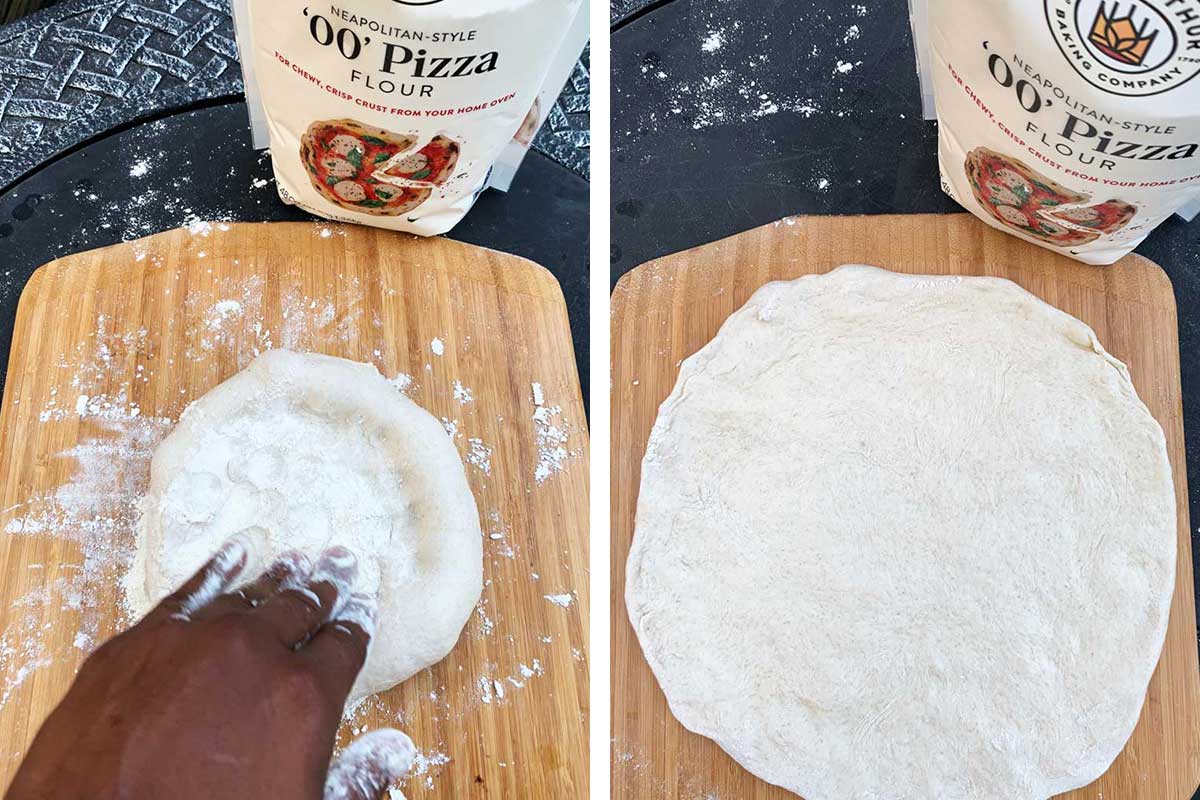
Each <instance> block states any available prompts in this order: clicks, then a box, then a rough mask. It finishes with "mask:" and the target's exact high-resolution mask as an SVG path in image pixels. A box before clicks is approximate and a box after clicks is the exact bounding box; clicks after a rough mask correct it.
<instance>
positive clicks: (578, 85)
mask: <svg viewBox="0 0 1200 800" xmlns="http://www.w3.org/2000/svg"><path fill="white" fill-rule="evenodd" d="M588 64H589V58H588V55H587V53H585V54H584V56H583V58H582V59H580V61H579V63H578V64H577V65H576V68H575V72H574V73H573V74H572V76H571V80H570V81H569V82H568V84H567V85H566V87H565V88H564V90H563V94H562V96H560V97H559V99H558V102H557V103H556V104H555V106H554V108H553V109H551V111H550V115H549V117H548V120H547V124H546V125H545V126H544V127H543V128H542V130H541V131H539V132H538V136H537V138H536V139H535V140H534V149H535V150H538V151H540V152H542V153H544V154H546V155H548V156H549V157H550V158H551V159H553V160H555V161H557V162H558V163H560V164H564V165H566V166H567V167H569V168H571V169H572V170H574V171H575V172H577V173H578V174H580V175H582V176H583V177H585V178H586V177H588V170H589V158H588V145H589V134H588V131H589V114H588V112H589V109H590V100H591V87H590V75H589V66H588ZM241 93H242V71H241V66H240V64H239V62H238V53H237V44H236V42H235V40H234V32H233V19H232V16H231V14H230V4H229V0H139V2H136V3H135V2H127V0H68V2H65V3H62V4H60V5H57V6H55V7H53V8H50V9H47V10H45V11H42V12H39V13H36V14H32V15H30V16H28V17H26V18H24V19H22V20H19V21H18V22H14V23H12V24H10V25H5V26H3V27H0V186H7V185H9V184H10V183H12V182H13V181H15V180H17V179H18V178H20V177H21V176H22V175H25V174H26V173H27V172H29V171H30V170H32V169H35V168H36V167H38V166H39V165H40V164H42V163H44V162H45V161H47V160H48V159H50V158H52V157H53V156H55V155H58V154H61V153H63V152H65V151H67V150H69V149H70V148H72V147H75V146H76V145H79V144H80V143H82V142H85V141H87V140H89V139H91V138H93V137H95V136H97V135H98V134H101V133H103V132H105V131H109V130H112V129H114V128H117V127H120V126H122V125H125V124H127V123H130V122H132V121H134V120H139V119H144V118H146V117H148V116H151V115H153V114H155V113H158V112H163V111H171V110H182V109H185V108H188V107H190V106H192V105H193V104H195V103H197V102H202V101H211V100H213V99H217V98H234V97H236V96H239V95H241Z"/></svg>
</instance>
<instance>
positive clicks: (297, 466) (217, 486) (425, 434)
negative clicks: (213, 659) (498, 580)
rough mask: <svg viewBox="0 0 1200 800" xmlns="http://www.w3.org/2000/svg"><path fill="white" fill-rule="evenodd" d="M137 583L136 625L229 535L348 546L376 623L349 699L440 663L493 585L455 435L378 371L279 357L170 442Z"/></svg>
mask: <svg viewBox="0 0 1200 800" xmlns="http://www.w3.org/2000/svg"><path fill="white" fill-rule="evenodd" d="M141 510H142V516H141V519H140V521H139V523H138V548H137V553H136V556H135V559H134V564H133V567H132V569H131V570H130V573H129V575H128V577H127V579H126V596H127V599H128V602H129V605H130V607H131V609H132V610H133V611H134V612H135V614H136V616H137V617H140V616H141V615H142V614H143V613H145V612H146V611H148V610H149V609H150V608H151V607H152V606H153V605H154V604H156V603H157V602H158V601H159V600H160V599H161V598H163V597H164V596H166V595H167V594H169V593H170V592H172V591H174V590H175V589H176V588H177V587H178V585H179V584H181V583H182V582H183V581H184V580H186V579H187V578H188V577H189V576H190V575H191V574H192V573H193V572H195V571H196V570H197V569H199V567H200V566H202V565H203V564H204V562H205V561H206V560H207V559H208V558H209V557H210V556H211V555H212V553H213V552H214V551H215V550H216V549H217V548H218V547H220V545H221V544H222V543H223V542H224V541H225V540H226V539H227V538H229V537H230V536H232V535H234V534H236V533H239V532H243V531H249V536H250V538H251V540H252V545H253V548H254V550H255V551H256V552H255V554H254V558H253V559H252V561H253V562H254V563H251V564H249V565H248V567H247V569H246V571H245V573H244V576H243V577H244V580H245V582H248V581H250V580H251V579H253V578H255V577H257V575H258V573H259V572H260V571H261V570H262V569H263V568H265V567H266V566H268V565H269V564H270V563H271V561H272V560H273V559H274V557H275V556H277V555H278V554H280V553H282V552H284V551H286V550H292V549H295V550H300V551H301V552H303V553H305V554H306V555H308V556H309V557H310V558H312V559H313V561H314V562H315V561H316V557H317V555H318V554H319V553H320V552H321V551H322V550H324V549H325V548H326V547H329V546H332V545H342V546H345V547H348V548H350V549H351V550H353V551H354V552H355V553H356V555H358V557H359V579H358V584H357V588H358V590H359V591H364V590H365V591H374V592H377V596H378V601H379V616H378V621H377V629H376V633H375V637H374V639H373V640H372V643H371V650H370V653H369V655H368V658H367V662H366V664H365V666H364V667H363V670H362V672H361V673H360V674H359V676H358V680H357V682H356V683H355V685H354V689H353V691H352V692H351V695H350V704H351V705H353V704H354V703H357V702H358V701H359V700H361V699H363V698H364V697H367V696H368V695H371V694H374V693H376V692H379V691H383V690H385V689H388V688H390V687H392V686H394V685H396V684H397V683H400V682H401V681H403V680H405V679H406V678H408V677H409V676H411V675H413V674H414V673H416V672H418V671H419V670H422V669H424V668H425V667H428V666H430V665H431V664H434V663H436V662H438V661H440V660H441V659H443V658H444V657H445V656H446V654H447V653H449V652H450V650H451V648H453V647H454V644H455V642H456V641H457V640H458V636H459V633H460V632H461V631H462V628H463V625H464V624H466V621H467V619H468V618H469V617H470V615H471V612H472V610H473V608H474V606H475V604H476V603H477V602H478V601H479V595H480V592H481V590H482V581H483V578H482V570H483V566H482V564H483V546H482V541H481V535H480V530H479V516H478V513H477V511H476V507H475V500H474V497H473V496H472V495H471V490H470V487H469V486H468V484H467V480H466V476H465V473H464V470H463V464H462V461H461V459H460V458H459V456H458V452H457V450H456V449H455V448H454V445H453V444H452V443H451V441H450V439H449V438H448V437H447V436H446V432H445V430H444V429H443V428H442V425H441V424H440V423H439V422H438V421H437V420H436V419H435V418H434V417H433V416H431V415H430V414H429V413H428V412H427V411H425V410H424V409H422V408H421V407H420V406H418V405H416V404H415V403H413V402H412V401H411V400H409V399H408V398H407V397H405V396H404V395H403V394H401V393H400V392H399V391H397V390H396V388H395V387H394V386H392V385H391V384H389V383H388V382H387V381H386V380H385V379H384V378H383V376H382V375H380V374H379V372H378V371H377V370H376V369H375V368H374V367H373V366H371V365H368V364H360V363H357V362H353V361H347V360H344V359H340V358H334V357H331V356H323V355H316V354H310V353H305V354H300V353H292V352H288V351H284V350H271V351H268V352H266V353H264V354H263V355H261V356H259V357H258V358H256V359H255V360H254V362H253V363H251V364H250V366H248V367H247V368H246V369H245V370H243V371H242V372H239V373H238V374H237V375H234V376H233V377H232V378H230V379H229V380H227V381H225V382H224V383H222V384H220V385H219V386H217V387H216V388H214V389H213V390H212V391H210V392H208V393H207V394H206V395H204V396H203V397H201V398H200V399H199V400H197V401H196V402H195V403H193V404H192V405H191V406H189V407H188V409H187V410H186V411H185V412H184V414H183V415H182V417H181V418H180V420H179V424H178V425H177V426H176V427H175V429H174V430H173V431H172V432H171V433H170V435H168V436H167V438H166V439H164V440H163V442H162V443H161V444H160V445H159V447H158V449H157V450H156V451H155V453H154V459H153V461H152V463H151V468H150V487H149V490H148V491H147V493H146V495H145V497H143V498H142V501H141Z"/></svg>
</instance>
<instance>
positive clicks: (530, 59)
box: [236, 0, 582, 236]
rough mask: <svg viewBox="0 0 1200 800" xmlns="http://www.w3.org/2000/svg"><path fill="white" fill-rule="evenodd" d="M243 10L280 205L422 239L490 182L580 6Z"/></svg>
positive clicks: (377, 4)
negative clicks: (280, 200)
mask: <svg viewBox="0 0 1200 800" xmlns="http://www.w3.org/2000/svg"><path fill="white" fill-rule="evenodd" d="M240 5H241V6H242V8H241V9H240V10H236V11H237V16H236V18H237V19H238V21H239V27H238V38H239V47H240V49H241V53H242V59H243V61H244V62H246V65H247V66H246V76H247V84H248V90H247V96H248V101H249V102H250V104H251V117H252V119H253V118H254V117H255V116H256V115H258V116H260V117H262V118H265V120H266V123H267V128H268V130H269V132H270V146H271V157H272V161H273V163H274V168H275V178H276V182H277V184H278V186H279V194H280V196H281V197H282V198H283V199H284V201H285V202H288V203H292V204H295V205H297V206H300V207H301V208H304V209H305V210H307V211H310V212H311V213H313V214H318V215H320V216H323V217H329V218H331V219H336V220H341V221H345V222H355V223H361V224H368V225H375V226H378V227H384V228H392V229H395V230H402V231H408V232H411V233H417V234H421V235H425V236H430V235H435V234H439V233H445V232H446V231H448V230H450V229H451V228H452V227H454V225H455V224H456V223H457V222H458V221H459V220H460V219H462V217H463V215H465V214H466V213H467V211H469V210H470V208H471V205H472V204H473V203H474V201H475V198H476V197H477V196H478V194H479V192H480V191H482V190H483V189H484V188H485V187H486V186H487V185H488V178H489V174H490V171H491V169H492V165H493V164H494V163H495V161H496V160H497V159H498V158H499V157H500V155H501V153H502V152H503V151H504V149H505V147H506V146H507V145H508V143H509V142H511V141H512V140H513V138H514V137H516V136H518V135H519V133H520V131H521V129H522V126H523V125H528V124H529V123H528V122H527V120H528V118H529V116H530V113H531V112H530V109H531V108H532V107H533V106H534V102H535V99H536V97H537V95H538V93H539V90H540V89H541V88H542V86H543V84H544V82H545V78H546V73H547V71H548V69H549V67H550V65H551V64H552V63H554V62H555V60H556V57H557V56H558V55H559V51H560V48H561V46H562V44H563V41H564V37H565V36H566V34H567V32H568V30H570V29H571V26H572V23H573V22H574V21H575V19H576V16H577V14H578V13H579V12H580V10H581V8H582V3H581V0H345V2H341V3H338V4H334V5H321V4H309V3H307V2H303V1H302V0H274V1H273V2H267V1H266V0H249V1H247V0H241V2H240ZM575 55H576V56H577V55H578V53H576V54H575ZM573 57H574V56H572V58H573ZM251 81H253V82H256V83H257V86H256V87H252V86H250V83H251ZM252 89H256V90H257V91H251V90H252ZM251 95H253V97H251ZM535 116H536V115H535Z"/></svg>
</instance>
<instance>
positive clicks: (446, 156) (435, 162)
mask: <svg viewBox="0 0 1200 800" xmlns="http://www.w3.org/2000/svg"><path fill="white" fill-rule="evenodd" d="M458 153H459V146H458V142H456V141H454V140H453V139H451V138H449V137H447V136H443V135H441V134H438V135H437V136H435V137H434V138H433V140H432V141H431V142H430V143H429V144H427V145H425V146H424V147H422V148H421V149H420V150H417V151H416V152H415V153H399V154H397V155H395V156H394V157H392V158H391V159H390V160H389V161H388V162H387V163H386V164H384V165H383V167H382V168H381V170H380V172H381V178H382V179H386V180H396V182H397V183H398V184H400V185H403V186H409V185H411V186H441V185H442V184H444V183H445V182H446V181H448V180H450V178H451V176H453V175H454V168H455V167H456V166H458ZM384 176H386V177H384Z"/></svg>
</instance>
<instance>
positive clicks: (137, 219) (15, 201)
mask: <svg viewBox="0 0 1200 800" xmlns="http://www.w3.org/2000/svg"><path fill="white" fill-rule="evenodd" d="M213 143H219V144H220V146H218V147H214V146H213ZM164 153H165V154H167V155H165V156H164V155H162V154H164ZM143 163H144V164H145V167H144V169H145V174H143V175H140V176H139V175H137V173H138V172H141V170H142V169H143V168H142V167H139V168H138V169H135V166H137V165H140V164H143ZM131 172H133V173H134V174H131ZM307 219H314V218H313V217H311V216H309V215H308V214H306V213H304V212H302V211H299V210H298V209H296V208H294V207H291V206H287V205H284V203H283V202H282V201H280V200H279V197H278V195H277V194H276V191H275V182H274V179H273V177H272V173H271V163H270V157H269V156H268V155H267V154H265V153H260V152H256V151H254V150H252V149H251V147H250V137H249V130H248V126H247V116H246V106H245V104H244V103H241V102H228V101H225V102H217V103H215V104H213V105H210V106H208V107H202V108H197V109H193V110H190V111H180V112H176V113H170V114H167V115H166V116H163V117H161V118H159V119H157V120H153V121H147V122H140V123H135V124H132V125H129V126H126V127H125V129H123V130H119V131H118V132H116V133H112V134H109V135H105V136H103V137H101V138H99V139H98V140H96V141H94V142H92V143H90V144H87V145H84V146H83V147H81V148H79V149H76V150H75V151H73V152H70V153H68V154H66V155H64V156H62V157H60V158H57V159H55V160H52V161H50V162H49V163H48V164H46V165H44V166H42V167H41V168H39V169H37V170H35V171H34V172H33V173H32V174H30V175H29V176H27V177H26V178H24V179H23V180H21V181H19V182H17V183H16V184H15V185H14V186H13V187H12V188H10V189H9V190H8V191H6V192H5V193H4V194H0V387H2V386H3V380H4V375H5V372H6V370H7V364H8V353H9V346H10V344H11V337H12V326H13V320H14V317H15V315H16V307H17V300H18V298H19V296H20V293H21V290H22V288H24V286H25V283H26V281H27V280H28V279H29V275H30V274H31V273H32V272H33V270H34V269H36V268H37V267H38V266H40V265H42V264H44V263H46V262H48V261H51V260H53V259H55V258H57V257H59V256H63V255H67V254H70V253H76V252H80V251H84V250H90V249H93V248H97V247H103V246H106V245H110V244H114V243H116V242H120V241H124V240H128V239H133V238H138V237H141V236H147V235H149V234H152V233H158V232H159V231H164V230H170V229H172V228H177V227H180V226H182V225H187V224H189V223H191V222H195V221H200V220H206V221H214V222H215V221H234V220H236V221H249V222H257V221H267V220H307ZM449 235H450V238H453V239H457V240H459V241H464V242H470V243H473V244H478V245H482V246H486V247H490V248H493V249H496V250H503V251H505V252H509V253H514V254H516V255H520V256H524V257H525V258H529V259H532V260H534V261H536V262H538V263H539V264H542V265H543V266H545V267H547V268H548V269H550V270H551V271H552V272H553V273H554V275H555V276H556V277H557V278H558V280H559V282H560V284H561V285H562V288H563V294H564V296H565V297H566V300H567V310H568V313H569V315H570V319H571V326H572V334H573V337H574V341H575V353H576V358H577V363H578V365H579V368H580V378H581V383H582V385H583V391H584V397H585V398H586V397H587V387H588V374H587V364H588V361H587V358H588V347H587V332H588V269H587V266H588V183H587V181H586V180H584V179H583V178H582V177H580V176H579V175H578V174H576V173H575V172H573V171H571V170H570V169H568V168H567V167H564V166H561V165H560V164H558V163H555V162H554V161H551V160H550V159H549V158H547V157H546V156H544V155H542V154H541V153H537V152H531V153H530V154H529V157H528V159H527V161H526V162H525V165H524V166H523V167H522V169H521V171H520V172H519V173H518V175H517V179H516V181H515V182H514V184H513V187H512V191H511V192H509V193H508V194H501V193H499V192H495V191H489V192H486V193H484V195H483V196H482V197H481V198H480V199H479V202H478V203H477V204H476V206H475V208H474V209H473V210H472V211H471V213H470V214H469V215H468V216H467V217H466V218H465V219H464V220H463V222H462V223H460V224H459V225H458V227H456V228H455V229H454V230H453V231H452V232H451V233H450V234H449Z"/></svg>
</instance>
